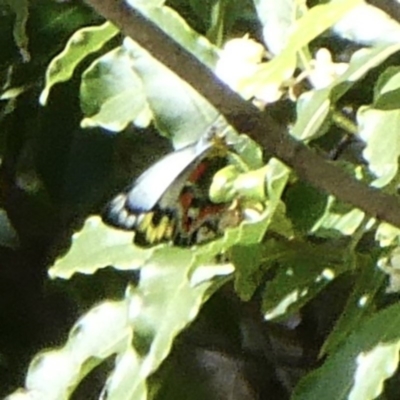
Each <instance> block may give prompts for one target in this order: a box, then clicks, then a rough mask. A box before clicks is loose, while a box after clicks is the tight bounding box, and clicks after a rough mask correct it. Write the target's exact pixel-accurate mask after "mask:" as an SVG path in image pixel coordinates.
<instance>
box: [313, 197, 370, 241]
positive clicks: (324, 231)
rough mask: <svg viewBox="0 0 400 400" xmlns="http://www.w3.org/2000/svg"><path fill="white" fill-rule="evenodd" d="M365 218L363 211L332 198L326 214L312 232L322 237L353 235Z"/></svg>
mask: <svg viewBox="0 0 400 400" xmlns="http://www.w3.org/2000/svg"><path fill="white" fill-rule="evenodd" d="M364 218H365V213H364V212H363V211H361V210H358V209H356V208H353V207H351V206H348V205H344V204H342V203H340V202H338V201H337V200H336V199H334V198H333V197H331V196H330V197H329V199H328V203H327V207H326V209H325V212H324V214H323V215H322V216H321V218H320V219H319V220H318V221H317V222H316V223H315V225H314V226H313V228H312V231H313V232H314V233H316V234H317V235H318V236H321V237H332V236H336V237H337V236H338V235H353V234H354V232H355V231H356V230H357V228H358V227H359V226H360V225H361V223H362V222H363V221H364ZM335 231H336V232H335Z"/></svg>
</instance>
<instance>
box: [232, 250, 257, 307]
mask: <svg viewBox="0 0 400 400" xmlns="http://www.w3.org/2000/svg"><path fill="white" fill-rule="evenodd" d="M263 248H264V244H263V245H262V248H261V245H252V246H241V245H238V246H235V247H233V249H232V250H231V252H230V256H231V259H232V262H233V264H234V265H235V268H236V273H235V291H236V293H237V294H238V295H239V297H240V298H241V299H242V300H243V301H249V300H250V299H251V297H252V296H253V294H254V292H255V291H256V289H257V288H258V286H259V285H260V283H261V282H262V279H263V276H264V272H263V271H261V270H260V264H261V258H262V255H263V253H264V252H263Z"/></svg>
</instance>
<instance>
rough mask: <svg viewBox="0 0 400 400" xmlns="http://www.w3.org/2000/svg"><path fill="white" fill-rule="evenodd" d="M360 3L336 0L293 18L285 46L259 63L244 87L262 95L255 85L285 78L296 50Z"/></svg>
mask: <svg viewBox="0 0 400 400" xmlns="http://www.w3.org/2000/svg"><path fill="white" fill-rule="evenodd" d="M360 3H361V0H351V1H349V0H337V1H334V2H330V3H329V4H323V5H318V6H315V7H313V8H311V9H310V10H309V11H308V12H307V13H305V14H304V15H303V16H302V17H301V18H300V19H298V20H297V21H296V24H295V25H294V27H293V29H292V31H291V35H290V36H289V38H288V40H287V43H286V46H285V48H284V49H283V50H282V51H281V52H280V54H279V55H278V56H277V57H275V58H274V59H273V60H271V61H270V62H268V63H266V64H265V65H263V66H260V68H259V70H258V72H256V73H255V74H254V75H253V77H252V78H250V79H249V80H248V88H247V89H248V91H249V92H251V93H254V94H255V95H256V96H257V97H260V98H262V97H263V96H262V93H260V94H259V95H257V87H260V86H262V87H265V86H267V85H269V84H271V85H272V84H277V83H279V84H280V83H282V82H285V80H287V79H288V78H289V77H290V76H292V74H293V71H294V69H295V67H296V56H297V52H298V51H300V50H301V49H302V48H303V47H305V46H307V45H308V44H309V42H311V40H313V39H315V38H316V37H317V36H318V35H320V34H321V33H323V32H324V31H325V30H327V29H328V28H330V27H331V26H332V25H334V24H335V23H336V22H337V21H339V20H340V18H342V17H343V16H344V15H345V14H346V13H347V12H348V11H349V10H351V9H352V8H353V7H355V6H356V5H357V4H360Z"/></svg>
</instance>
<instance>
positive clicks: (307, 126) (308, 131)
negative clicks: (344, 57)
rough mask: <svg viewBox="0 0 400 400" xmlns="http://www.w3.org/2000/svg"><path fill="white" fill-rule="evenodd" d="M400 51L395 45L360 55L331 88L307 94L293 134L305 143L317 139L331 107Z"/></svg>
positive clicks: (303, 96) (363, 50)
mask: <svg viewBox="0 0 400 400" xmlns="http://www.w3.org/2000/svg"><path fill="white" fill-rule="evenodd" d="M399 49H400V45H399V44H394V45H382V46H380V47H375V48H371V49H361V50H358V51H356V52H355V53H354V54H353V55H352V57H351V59H350V62H349V67H348V69H347V70H346V72H344V73H343V74H342V75H341V76H340V77H339V78H337V79H336V80H335V81H334V82H332V84H331V85H330V86H329V87H327V88H325V89H320V90H313V91H310V92H306V93H304V94H302V95H301V96H300V98H299V100H298V103H297V112H298V116H297V121H296V123H295V125H294V126H293V128H292V129H291V132H290V133H291V134H292V135H293V136H294V137H296V138H298V139H302V140H309V139H313V138H315V137H317V134H318V133H319V129H320V128H321V125H322V124H323V122H324V120H325V118H326V116H327V115H328V112H329V108H330V106H331V103H334V102H336V101H337V100H339V98H340V97H342V96H343V95H344V94H345V93H346V92H347V91H348V90H349V89H350V88H351V87H352V86H353V85H354V84H355V83H356V82H357V81H358V80H360V79H361V78H362V77H363V76H364V75H365V74H366V73H367V72H368V71H370V70H371V69H372V68H375V67H376V66H378V65H380V64H381V63H382V62H383V61H384V60H385V59H386V58H387V57H389V56H391V55H392V54H394V53H395V52H397V51H399Z"/></svg>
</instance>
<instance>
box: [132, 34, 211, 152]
mask: <svg viewBox="0 0 400 400" xmlns="http://www.w3.org/2000/svg"><path fill="white" fill-rule="evenodd" d="M124 46H125V48H126V50H127V51H128V54H129V55H130V57H131V58H132V66H133V68H134V71H135V72H136V73H137V74H138V76H139V77H140V79H141V80H142V84H143V87H144V91H145V94H146V98H147V102H148V104H149V107H150V109H151V111H152V112H153V118H154V122H155V124H156V126H157V129H158V130H159V132H160V133H162V134H163V135H165V136H167V137H171V135H172V134H173V137H172V141H173V144H174V147H175V148H176V149H177V148H181V147H184V146H186V145H188V144H190V143H193V142H195V141H196V140H198V139H199V137H200V136H201V135H202V134H203V133H204V132H205V131H206V129H207V128H208V127H209V126H210V125H211V124H212V123H214V122H216V119H217V117H218V111H217V110H216V109H215V108H214V107H213V106H212V105H211V104H210V103H209V102H208V101H207V100H206V99H204V97H202V96H200V94H199V93H198V92H196V91H195V90H194V89H193V88H192V87H191V86H189V85H188V84H187V83H186V82H184V81H183V80H182V79H180V78H179V77H178V76H177V75H175V74H174V73H173V72H171V70H169V69H168V68H167V67H165V66H164V65H163V64H161V63H160V62H158V61H157V60H156V59H155V58H153V57H152V56H151V55H150V53H148V52H147V51H146V50H144V49H143V48H142V47H140V46H139V45H137V44H136V43H135V42H133V41H131V40H130V39H126V40H125V42H124Z"/></svg>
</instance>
